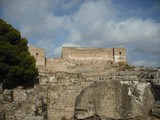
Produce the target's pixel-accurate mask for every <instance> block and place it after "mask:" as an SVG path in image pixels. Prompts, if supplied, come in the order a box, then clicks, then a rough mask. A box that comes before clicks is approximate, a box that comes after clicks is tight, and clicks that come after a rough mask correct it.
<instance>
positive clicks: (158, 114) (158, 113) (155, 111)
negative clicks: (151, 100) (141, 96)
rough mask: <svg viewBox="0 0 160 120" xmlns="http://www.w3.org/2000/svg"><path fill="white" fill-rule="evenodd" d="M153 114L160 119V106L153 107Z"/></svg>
mask: <svg viewBox="0 0 160 120" xmlns="http://www.w3.org/2000/svg"><path fill="white" fill-rule="evenodd" d="M151 115H153V116H155V117H157V118H159V119H160V108H153V109H151Z"/></svg>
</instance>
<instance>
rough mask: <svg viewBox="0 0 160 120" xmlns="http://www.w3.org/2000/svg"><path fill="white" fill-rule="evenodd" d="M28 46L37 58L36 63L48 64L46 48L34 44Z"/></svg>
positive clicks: (38, 64) (39, 64)
mask: <svg viewBox="0 0 160 120" xmlns="http://www.w3.org/2000/svg"><path fill="white" fill-rule="evenodd" d="M28 48H29V52H30V53H31V55H32V56H33V57H34V58H35V59H36V65H37V66H46V58H45V50H44V49H42V48H36V47H34V46H29V47H28Z"/></svg>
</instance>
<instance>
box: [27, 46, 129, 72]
mask: <svg viewBox="0 0 160 120" xmlns="http://www.w3.org/2000/svg"><path fill="white" fill-rule="evenodd" d="M29 51H30V53H31V55H32V56H33V57H34V58H35V59H36V65H37V66H43V67H46V68H52V67H54V68H57V69H59V68H61V67H63V65H64V64H63V63H65V62H66V61H67V62H68V61H72V62H86V61H88V62H92V61H111V62H113V63H119V62H127V60H126V48H83V47H63V48H62V53H61V58H46V57H45V50H44V49H42V48H36V47H35V46H29Z"/></svg>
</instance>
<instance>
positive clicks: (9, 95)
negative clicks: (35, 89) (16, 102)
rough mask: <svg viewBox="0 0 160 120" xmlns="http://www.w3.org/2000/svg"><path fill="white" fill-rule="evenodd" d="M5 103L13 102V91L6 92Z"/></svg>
mask: <svg viewBox="0 0 160 120" xmlns="http://www.w3.org/2000/svg"><path fill="white" fill-rule="evenodd" d="M3 101H5V102H11V101H13V91H12V90H4V92H3Z"/></svg>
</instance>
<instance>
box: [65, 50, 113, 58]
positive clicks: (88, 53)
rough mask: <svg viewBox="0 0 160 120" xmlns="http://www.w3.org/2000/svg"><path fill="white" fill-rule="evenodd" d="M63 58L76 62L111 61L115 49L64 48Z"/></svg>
mask: <svg viewBox="0 0 160 120" xmlns="http://www.w3.org/2000/svg"><path fill="white" fill-rule="evenodd" d="M62 58H64V59H75V60H111V61H113V48H75V47H64V48H62Z"/></svg>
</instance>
